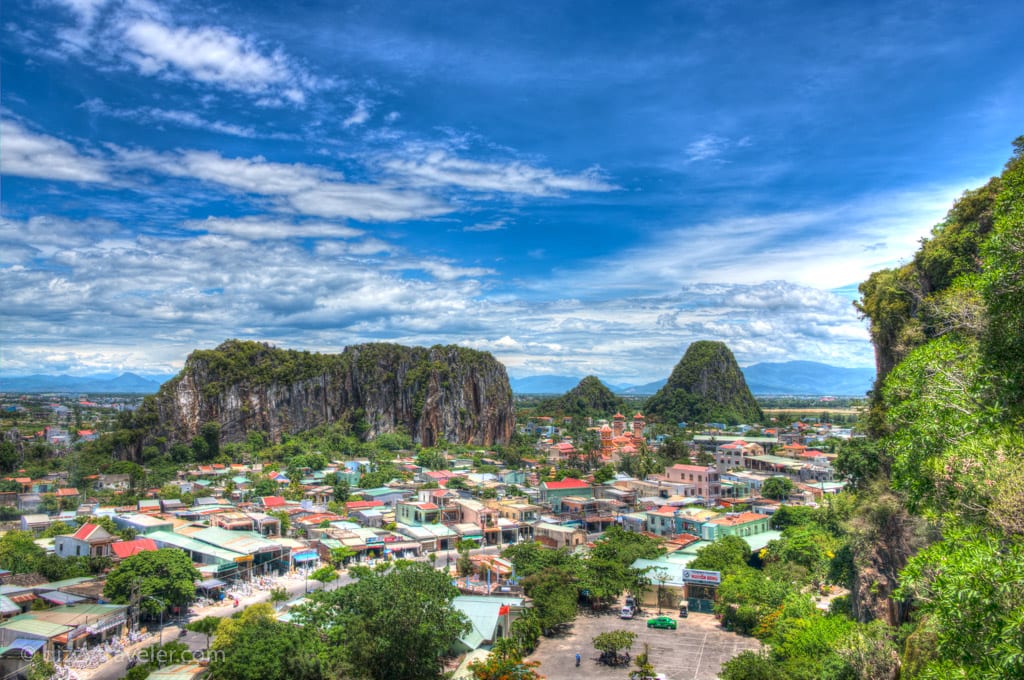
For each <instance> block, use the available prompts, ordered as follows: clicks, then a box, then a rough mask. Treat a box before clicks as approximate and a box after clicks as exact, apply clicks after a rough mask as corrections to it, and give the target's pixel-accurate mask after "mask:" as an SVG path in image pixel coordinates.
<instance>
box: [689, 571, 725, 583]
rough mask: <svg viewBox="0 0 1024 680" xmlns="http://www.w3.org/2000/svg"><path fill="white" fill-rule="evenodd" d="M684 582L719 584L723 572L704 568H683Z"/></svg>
mask: <svg viewBox="0 0 1024 680" xmlns="http://www.w3.org/2000/svg"><path fill="white" fill-rule="evenodd" d="M683 582H684V583H695V584H701V585H709V586H717V585H719V584H720V583H721V582H722V572H720V571H705V570H703V569H683Z"/></svg>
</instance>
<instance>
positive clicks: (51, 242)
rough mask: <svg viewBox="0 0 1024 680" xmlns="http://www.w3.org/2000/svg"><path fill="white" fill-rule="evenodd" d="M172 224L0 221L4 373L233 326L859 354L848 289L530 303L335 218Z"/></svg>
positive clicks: (147, 351)
mask: <svg viewBox="0 0 1024 680" xmlns="http://www.w3.org/2000/svg"><path fill="white" fill-rule="evenodd" d="M185 226H186V227H188V228H189V230H188V231H186V232H185V233H184V235H181V234H178V235H175V236H167V237H158V236H152V235H136V236H133V235H132V234H131V233H129V232H127V231H125V230H123V229H121V228H120V227H118V226H116V225H111V224H106V223H98V222H90V223H75V222H70V221H67V220H61V219H55V218H51V217H45V216H42V217H39V218H34V219H33V220H30V221H26V222H21V221H12V220H7V221H4V222H0V241H2V242H3V244H4V245H3V249H4V253H5V254H7V253H12V252H16V251H18V250H19V249H30V250H31V253H30V255H31V256H30V257H27V258H23V259H20V260H19V261H18V262H17V263H16V264H14V265H12V266H5V267H0V288H2V289H3V290H4V291H10V292H9V294H8V295H7V297H5V304H4V307H3V310H2V312H0V314H2V316H0V322H2V323H3V326H4V328H5V350H4V351H5V353H6V356H5V359H6V360H7V364H6V368H5V372H7V373H8V374H10V373H12V372H14V371H13V369H11V368H10V367H11V366H19V367H24V368H25V369H26V370H25V371H24V372H32V371H35V370H42V371H45V370H50V368H52V366H51V367H48V366H46V365H45V362H46V357H48V356H53V357H58V355H60V357H63V358H60V361H61V362H65V363H62V364H61V365H62V366H64V365H66V366H67V369H68V370H69V371H70V372H74V371H75V370H77V371H79V372H87V371H88V370H95V369H96V368H97V367H99V366H101V365H108V364H109V365H110V366H117V367H119V368H124V369H134V370H137V371H146V370H148V371H166V370H167V367H168V364H169V363H171V364H173V363H174V361H175V360H176V361H178V362H180V361H181V360H183V359H184V357H185V355H186V354H187V353H188V352H189V351H190V350H191V349H193V348H195V347H197V346H206V347H209V346H213V345H215V344H217V343H219V342H220V341H222V340H223V339H224V338H225V337H230V336H236V337H239V336H240V337H252V338H258V339H264V340H268V341H272V342H276V343H277V344H280V345H282V346H286V347H296V348H304V349H313V350H338V349H340V348H341V347H342V346H344V345H346V344H351V343H354V342H366V341H374V340H388V341H393V342H401V343H405V344H420V345H431V344H435V343H438V342H442V343H445V342H451V343H459V344H464V345H466V346H470V347H476V348H478V349H486V350H487V351H490V352H493V353H494V354H495V356H496V357H497V358H498V359H499V360H501V361H503V362H505V363H506V365H507V366H508V367H509V368H510V369H511V370H513V372H514V373H516V374H517V375H529V374H533V373H542V372H546V373H557V374H568V375H585V374H588V373H594V374H597V375H600V376H601V377H603V378H605V379H608V380H610V381H612V382H621V383H625V382H632V383H641V382H648V381H650V380H654V379H657V378H662V377H665V376H666V375H667V374H668V372H669V371H670V370H671V368H672V366H673V365H674V364H675V363H676V361H678V360H679V358H680V357H681V356H682V353H683V352H684V351H685V349H686V346H687V345H688V344H689V343H690V342H692V341H694V340H699V339H713V340H723V341H725V342H726V343H727V344H728V345H729V346H730V348H732V350H733V351H734V352H735V353H736V355H737V358H738V359H739V360H740V361H741V363H743V364H747V363H752V362H754V361H763V360H783V359H789V358H805V359H817V360H825V361H829V362H831V363H836V364H839V365H861V366H863V365H870V363H871V350H870V345H869V343H868V342H867V332H866V329H865V327H864V324H863V322H861V321H860V320H859V319H858V318H857V316H856V313H855V311H854V310H853V308H852V306H851V305H850V304H849V301H847V300H844V299H841V298H839V297H838V296H835V295H832V294H830V293H827V292H824V291H821V290H815V289H812V288H809V287H806V286H798V285H794V284H789V283H785V282H777V281H776V282H768V283H763V284H757V285H750V284H733V283H717V284H690V285H686V286H684V287H680V288H674V289H672V292H671V293H663V294H659V295H629V294H624V295H621V294H617V293H612V294H610V295H607V294H606V295H603V296H595V295H588V296H587V297H586V298H585V299H584V298H575V299H574V298H572V297H569V296H571V295H573V294H574V293H575V292H577V291H576V289H573V288H566V287H562V286H560V285H553V284H552V285H548V287H547V289H548V290H549V291H557V293H556V294H555V295H552V294H550V293H548V294H547V295H545V296H532V297H531V298H530V299H529V300H526V299H518V298H516V297H513V296H508V295H504V296H493V295H490V294H488V292H487V288H486V287H485V285H484V284H483V283H482V282H481V277H489V276H492V275H494V274H495V272H492V271H491V270H488V269H484V268H480V267H467V266H463V265H462V264H460V263H459V262H457V261H453V260H439V259H437V258H430V257H419V256H417V255H416V254H415V253H410V252H407V251H404V250H402V249H401V248H399V247H397V246H392V245H388V244H386V243H383V242H380V241H378V240H376V239H372V238H370V239H367V238H364V237H363V236H361V235H359V234H357V233H350V232H348V231H345V232H344V233H343V232H341V231H338V232H332V230H335V229H343V230H344V229H347V228H345V227H338V225H331V224H324V223H316V222H291V221H287V220H282V219H281V218H279V217H250V218H245V219H226V218H213V219H211V220H207V221H198V222H192V223H188V224H186V225H185ZM285 230H289V231H290V233H292V234H298V233H301V234H304V235H305V234H310V235H311V237H318V236H322V235H324V234H325V233H331V234H332V238H331V239H325V240H318V241H317V243H316V244H315V245H314V247H313V248H312V249H310V248H307V247H305V245H304V244H303V243H302V242H301V241H299V240H296V239H288V238H273V237H274V236H276V235H278V234H280V233H281V232H283V231H285ZM204 232H205V233H204ZM350 239H355V240H350ZM55 272H59V273H55ZM549 284H551V282H549ZM84 319H87V320H88V321H87V323H80V320H84ZM225 320H229V321H228V325H227V326H226V325H225ZM95 328H103V329H104V331H105V336H106V337H117V338H120V339H121V342H123V345H122V346H121V347H122V350H120V351H119V350H118V349H117V347H115V346H113V345H112V344H111V343H108V342H104V341H103V340H97V338H96V335H95V330H94V329H95ZM47 352H48V353H49V354H47ZM76 357H78V358H76ZM168 357H171V358H172V359H173V360H171V359H168ZM58 358H59V357H58ZM55 361H56V359H55ZM179 365H180V364H179ZM173 368H176V366H172V369H173Z"/></svg>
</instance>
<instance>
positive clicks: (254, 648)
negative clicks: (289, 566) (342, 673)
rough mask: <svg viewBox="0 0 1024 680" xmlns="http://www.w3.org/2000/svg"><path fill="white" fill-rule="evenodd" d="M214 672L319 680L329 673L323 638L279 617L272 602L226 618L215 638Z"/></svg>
mask: <svg viewBox="0 0 1024 680" xmlns="http://www.w3.org/2000/svg"><path fill="white" fill-rule="evenodd" d="M213 651H214V652H220V653H214V654H213V655H211V660H210V671H211V675H212V676H213V677H215V678H219V679H220V680H252V679H253V678H260V679H261V680H319V679H320V678H322V677H325V674H324V672H323V670H322V665H321V659H322V655H323V650H322V645H321V644H320V639H319V637H318V636H316V635H312V634H310V633H309V632H308V631H304V630H303V629H302V628H298V627H296V626H294V625H291V624H288V623H281V622H280V621H278V620H277V618H276V616H275V614H274V610H273V608H272V607H271V606H270V605H268V604H255V605H251V606H249V607H246V608H245V609H244V610H243V611H242V613H241V614H240V615H239V616H238V618H228V619H223V621H222V622H221V624H220V627H219V628H218V629H217V637H216V638H215V639H214V641H213Z"/></svg>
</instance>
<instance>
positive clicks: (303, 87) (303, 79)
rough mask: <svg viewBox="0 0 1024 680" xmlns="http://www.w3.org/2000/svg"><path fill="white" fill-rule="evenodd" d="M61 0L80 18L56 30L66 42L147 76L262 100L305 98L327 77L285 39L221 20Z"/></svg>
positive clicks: (100, 0)
mask: <svg viewBox="0 0 1024 680" xmlns="http://www.w3.org/2000/svg"><path fill="white" fill-rule="evenodd" d="M55 1H56V2H57V4H59V5H63V6H65V7H67V8H68V9H69V10H70V11H71V14H72V15H73V16H74V18H75V19H76V23H75V24H74V25H73V26H66V27H64V28H62V29H61V30H59V31H58V34H57V35H58V40H59V41H60V49H62V50H63V51H64V52H65V53H67V54H70V55H74V56H76V57H84V56H85V55H89V57H90V58H101V59H107V60H114V61H119V62H120V61H123V62H127V63H128V64H130V65H131V66H133V67H134V68H135V69H136V70H137V71H138V72H139V73H140V74H142V75H144V76H152V77H159V78H166V79H172V80H188V81H192V82H195V83H199V84H202V85H205V86H209V87H213V88H219V89H223V90H227V91H233V92H239V93H243V94H246V95H251V96H253V97H255V98H256V102H257V103H258V104H262V105H281V104H286V103H287V104H292V105H302V104H304V103H305V102H306V97H307V96H308V94H309V93H310V92H313V91H315V90H317V89H320V88H321V87H323V86H325V84H326V81H324V80H323V79H320V78H317V77H315V76H314V75H312V74H311V73H309V72H308V71H307V70H306V69H305V68H303V67H302V66H301V65H299V64H298V63H297V62H296V61H295V60H294V59H293V58H292V57H290V56H289V55H287V54H285V52H284V51H283V50H282V49H281V48H280V47H275V46H272V45H267V44H265V43H263V42H261V41H259V40H258V39H256V38H253V37H250V36H245V35H240V34H238V33H236V32H234V31H232V30H230V29H228V28H225V27H223V26H208V25H192V26H186V25H181V24H178V23H176V22H175V21H174V20H173V18H172V17H170V16H169V15H168V13H167V12H165V11H163V10H162V9H161V8H160V7H159V6H157V5H154V4H151V3H148V2H126V3H108V2H105V1H104V0H55ZM101 15H102V18H103V19H105V20H100V18H101Z"/></svg>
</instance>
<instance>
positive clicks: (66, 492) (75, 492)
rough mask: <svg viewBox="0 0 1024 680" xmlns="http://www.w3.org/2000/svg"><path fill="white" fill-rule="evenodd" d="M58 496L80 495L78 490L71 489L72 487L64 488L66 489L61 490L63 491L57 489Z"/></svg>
mask: <svg viewBox="0 0 1024 680" xmlns="http://www.w3.org/2000/svg"><path fill="white" fill-rule="evenodd" d="M56 495H57V496H77V495H78V489H75V488H73V487H70V486H68V487H64V488H61V489H57V491H56Z"/></svg>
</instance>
